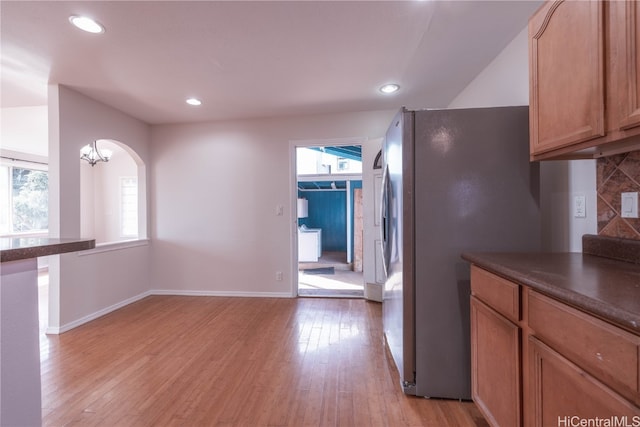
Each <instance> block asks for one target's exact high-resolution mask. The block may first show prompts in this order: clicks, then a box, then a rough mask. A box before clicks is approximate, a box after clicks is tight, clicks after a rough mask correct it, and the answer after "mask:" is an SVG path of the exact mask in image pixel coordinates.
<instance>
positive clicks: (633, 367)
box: [527, 289, 640, 403]
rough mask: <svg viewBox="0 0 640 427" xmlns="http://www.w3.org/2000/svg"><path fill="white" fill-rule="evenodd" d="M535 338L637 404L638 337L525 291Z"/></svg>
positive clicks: (530, 291) (532, 292) (639, 343)
mask: <svg viewBox="0 0 640 427" xmlns="http://www.w3.org/2000/svg"><path fill="white" fill-rule="evenodd" d="M528 292H529V294H528V299H527V301H528V303H527V304H528V323H529V327H530V328H531V329H532V330H533V331H534V335H535V336H536V337H537V338H538V339H540V340H541V341H543V342H544V343H546V344H547V345H549V346H551V347H552V348H554V349H555V350H556V351H558V352H559V353H561V354H563V355H564V356H565V357H567V358H568V359H569V360H571V361H572V362H574V363H575V364H576V365H578V366H580V367H581V368H582V369H584V370H585V371H587V372H589V373H590V374H591V375H593V376H594V377H596V378H598V379H599V380H600V381H602V382H603V383H605V384H606V385H608V386H609V387H611V388H612V389H614V390H615V391H617V392H618V393H620V394H622V395H623V396H625V397H627V398H628V399H631V400H632V401H634V402H636V403H637V402H638V401H639V400H640V399H639V397H640V394H639V389H638V347H639V345H640V337H637V336H635V335H632V334H630V333H628V332H626V331H624V330H622V329H620V328H617V327H615V326H613V325H611V324H609V323H607V322H604V321H602V320H600V319H597V318H595V317H594V316H591V315H588V314H586V313H584V312H582V311H579V310H576V309H574V308H572V307H569V306H567V305H565V304H562V303H560V302H558V301H555V300H553V299H551V298H548V297H546V296H544V295H541V294H539V293H537V292H535V291H532V290H530V289H529V290H528Z"/></svg>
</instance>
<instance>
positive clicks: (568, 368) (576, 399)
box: [528, 336, 640, 427]
mask: <svg viewBox="0 0 640 427" xmlns="http://www.w3.org/2000/svg"><path fill="white" fill-rule="evenodd" d="M529 356H530V357H529V369H530V371H529V375H530V377H529V381H528V384H529V387H530V388H531V392H530V394H529V396H531V398H532V399H533V402H531V403H532V405H531V407H530V408H531V411H532V413H531V414H530V415H531V418H532V420H533V426H536V427H545V426H558V425H587V424H580V423H579V422H580V420H595V419H596V418H599V419H601V420H602V419H607V420H611V419H612V418H613V417H617V420H620V421H621V420H625V417H626V422H623V423H622V424H611V425H634V424H633V423H634V422H637V421H636V420H640V418H634V417H639V416H640V409H639V408H637V407H635V406H634V405H632V404H631V403H629V402H628V401H627V400H625V399H624V398H622V397H621V396H620V395H618V394H616V393H615V392H614V391H612V390H611V389H609V388H608V387H606V386H605V385H604V384H602V383H601V382H599V381H598V380H596V379H595V378H593V377H592V376H590V375H589V374H587V373H586V372H585V371H583V370H582V369H580V368H579V367H578V366H576V365H574V364H573V363H571V362H570V361H569V360H567V359H565V358H564V357H562V356H561V355H560V354H559V353H556V352H555V351H554V350H552V349H551V348H550V347H548V346H546V345H545V344H543V343H542V342H541V341H539V340H537V339H536V338H534V337H533V336H530V337H529ZM528 408H529V407H528ZM589 425H591V424H589ZM601 425H604V424H601Z"/></svg>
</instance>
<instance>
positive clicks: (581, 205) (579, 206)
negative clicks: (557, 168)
mask: <svg viewBox="0 0 640 427" xmlns="http://www.w3.org/2000/svg"><path fill="white" fill-rule="evenodd" d="M586 203H587V198H586V196H585V195H584V194H578V195H576V196H573V216H574V217H575V218H586V217H587V207H586Z"/></svg>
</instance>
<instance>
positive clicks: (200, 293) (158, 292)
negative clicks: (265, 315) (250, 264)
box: [150, 289, 295, 298]
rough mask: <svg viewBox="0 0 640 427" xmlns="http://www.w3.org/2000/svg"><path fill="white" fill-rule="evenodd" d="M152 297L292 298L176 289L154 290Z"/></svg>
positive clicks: (264, 293) (283, 295) (261, 293)
mask: <svg viewBox="0 0 640 427" xmlns="http://www.w3.org/2000/svg"><path fill="white" fill-rule="evenodd" d="M150 292H151V295H175V296H193V297H240V298H292V297H295V295H293V296H292V295H291V294H289V293H288V292H238V291H186V290H176V289H152V290H151V291H150Z"/></svg>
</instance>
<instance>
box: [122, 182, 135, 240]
mask: <svg viewBox="0 0 640 427" xmlns="http://www.w3.org/2000/svg"><path fill="white" fill-rule="evenodd" d="M120 236H122V237H131V238H137V237H138V177H135V176H127V177H124V176H123V177H120Z"/></svg>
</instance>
